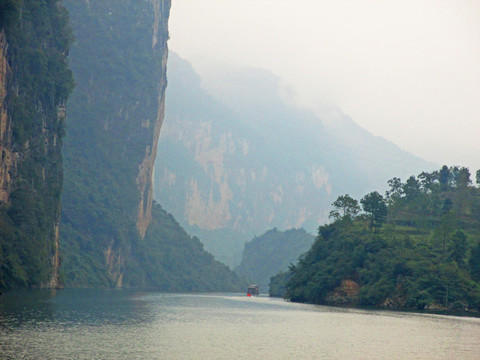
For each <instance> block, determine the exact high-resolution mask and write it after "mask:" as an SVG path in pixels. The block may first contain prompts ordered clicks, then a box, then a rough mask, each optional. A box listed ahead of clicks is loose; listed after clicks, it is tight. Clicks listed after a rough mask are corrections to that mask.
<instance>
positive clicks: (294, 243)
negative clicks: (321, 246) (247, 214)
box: [235, 228, 314, 292]
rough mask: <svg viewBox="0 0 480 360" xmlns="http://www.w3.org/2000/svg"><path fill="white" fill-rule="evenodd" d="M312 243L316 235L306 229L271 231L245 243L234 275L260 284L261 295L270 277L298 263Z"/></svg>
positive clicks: (265, 290)
mask: <svg viewBox="0 0 480 360" xmlns="http://www.w3.org/2000/svg"><path fill="white" fill-rule="evenodd" d="M313 240H314V236H313V235H311V234H308V233H307V232H306V231H305V230H303V229H290V230H286V231H278V230H277V229H276V228H275V229H272V230H269V231H267V232H266V233H265V234H263V235H260V236H258V237H255V238H254V239H253V240H251V241H249V242H247V243H245V248H244V250H243V255H242V262H241V264H240V265H239V266H238V267H237V268H236V269H235V272H236V273H237V274H239V275H241V276H243V277H245V278H246V279H248V280H249V281H251V282H253V283H255V284H258V285H260V291H261V292H267V290H268V284H269V282H270V277H271V276H273V275H274V274H276V273H278V272H279V271H286V270H287V269H288V266H289V265H290V264H292V263H296V262H297V260H298V257H299V256H300V255H302V254H303V253H304V252H306V251H307V250H308V249H309V248H310V247H311V246H312V243H313Z"/></svg>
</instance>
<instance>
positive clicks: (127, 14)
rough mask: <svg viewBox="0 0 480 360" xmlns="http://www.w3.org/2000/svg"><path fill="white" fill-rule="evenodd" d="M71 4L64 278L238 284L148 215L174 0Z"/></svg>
mask: <svg viewBox="0 0 480 360" xmlns="http://www.w3.org/2000/svg"><path fill="white" fill-rule="evenodd" d="M65 4H66V6H67V8H68V10H69V12H70V17H71V22H72V27H73V30H74V33H75V39H76V41H75V43H74V44H73V45H72V50H71V54H70V62H71V66H72V69H73V72H74V75H75V79H76V89H75V91H74V93H73V94H72V97H71V99H70V100H69V103H68V108H69V117H68V120H67V124H68V127H67V135H66V137H65V147H64V154H65V185H64V188H65V190H64V195H63V199H62V204H63V205H62V229H61V236H62V243H61V245H62V251H63V254H64V261H63V265H64V266H63V270H64V272H65V279H66V280H65V282H66V285H67V286H75V287H92V286H110V287H156V288H162V289H168V290H177V291H180V290H192V289H195V290H202V289H203V290H212V288H211V286H208V285H207V283H209V281H210V280H208V278H210V279H214V278H215V277H218V276H219V277H220V278H222V279H224V282H223V283H222V281H220V280H219V281H218V282H216V286H217V289H223V290H226V289H228V290H233V288H232V287H231V286H230V285H228V284H227V283H230V284H231V283H235V282H236V284H237V285H239V284H241V282H240V281H239V280H238V278H236V276H235V275H234V274H233V273H231V272H230V271H229V270H228V269H227V268H226V267H225V266H223V267H222V265H221V264H219V263H217V262H216V261H215V260H214V259H213V257H212V256H211V255H210V254H207V253H206V252H205V251H204V250H203V248H202V247H201V244H200V242H199V240H198V239H194V238H191V237H190V236H188V235H187V234H186V233H185V231H184V230H183V229H181V228H180V226H179V225H178V223H177V222H176V221H174V220H173V219H170V217H171V216H170V217H169V216H168V215H167V214H166V213H165V212H163V211H162V210H159V209H157V210H156V211H155V212H153V213H152V206H153V201H152V195H153V183H152V177H153V169H154V163H155V157H156V155H157V142H158V137H159V134H160V128H161V126H162V121H163V116H164V112H165V103H164V101H165V91H166V85H167V80H166V65H167V55H168V49H167V40H168V16H169V11H170V1H169V0H152V1H147V0H143V1H139V0H129V1H114V0H105V1H95V2H93V1H87V0H81V1H79V0H67V1H65ZM172 254H174V257H172V256H173V255H172ZM192 258H195V259H192ZM180 264H181V265H182V266H180ZM199 274H202V275H201V276H199ZM232 279H234V280H233V282H232ZM177 280H178V281H177Z"/></svg>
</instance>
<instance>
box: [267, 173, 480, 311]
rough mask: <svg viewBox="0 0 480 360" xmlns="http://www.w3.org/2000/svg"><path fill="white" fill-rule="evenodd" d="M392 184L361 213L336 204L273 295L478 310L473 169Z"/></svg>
mask: <svg viewBox="0 0 480 360" xmlns="http://www.w3.org/2000/svg"><path fill="white" fill-rule="evenodd" d="M389 187H390V189H389V191H387V193H386V196H385V197H383V196H381V195H380V194H378V193H377V192H374V193H370V194H368V195H366V196H365V197H364V198H363V199H362V200H361V201H360V203H361V204H362V205H363V210H364V213H362V214H360V215H358V214H354V212H349V211H342V210H343V209H344V207H343V205H344V203H345V202H343V201H339V202H335V203H334V204H333V205H334V206H335V210H334V211H333V212H332V215H333V218H334V222H333V223H331V224H328V225H325V226H321V227H320V228H319V233H318V236H317V238H316V240H315V243H314V244H313V246H312V248H311V249H310V250H309V251H308V252H307V253H306V254H305V256H304V257H303V258H302V259H300V261H299V262H298V264H297V265H295V266H292V267H290V271H289V272H288V273H287V274H279V275H277V276H276V277H274V278H273V279H272V284H271V287H272V289H274V290H275V292H274V293H275V295H279V294H281V290H282V286H284V287H285V289H286V291H285V292H284V293H283V295H284V296H285V297H286V298H289V299H291V300H292V301H298V302H309V303H316V304H350V305H362V306H375V307H391V308H409V309H427V310H444V311H447V310H465V309H470V310H480V283H479V280H480V188H476V187H474V186H472V182H471V180H470V173H469V171H468V169H466V168H459V167H451V168H448V167H446V166H444V167H442V169H440V170H439V171H434V172H432V173H426V172H423V173H421V174H420V175H419V176H418V177H414V176H412V177H410V178H409V179H407V181H406V182H405V183H403V182H401V180H400V179H398V178H394V179H392V180H390V181H389ZM337 200H341V199H340V198H339V199H337ZM349 203H350V204H351V207H352V209H356V204H357V203H355V202H349ZM278 289H280V290H278Z"/></svg>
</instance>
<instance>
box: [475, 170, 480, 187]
mask: <svg viewBox="0 0 480 360" xmlns="http://www.w3.org/2000/svg"><path fill="white" fill-rule="evenodd" d="M476 182H477V185H478V186H480V170H477V181H476Z"/></svg>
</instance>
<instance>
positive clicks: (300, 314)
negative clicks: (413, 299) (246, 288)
mask: <svg viewBox="0 0 480 360" xmlns="http://www.w3.org/2000/svg"><path fill="white" fill-rule="evenodd" d="M479 358H480V319H477V318H467V317H465V318H463V317H448V316H439V315H426V314H412V313H399V312H389V311H367V310H356V309H343V308H333V307H323V306H315V305H303V304H294V303H290V302H285V301H283V300H281V299H272V298H268V297H266V296H259V297H246V296H245V295H244V294H165V293H158V292H147V291H133V290H74V289H68V290H57V291H56V290H29V291H14V292H8V293H5V294H3V295H2V296H0V359H424V360H425V359H455V360H457V359H479Z"/></svg>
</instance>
